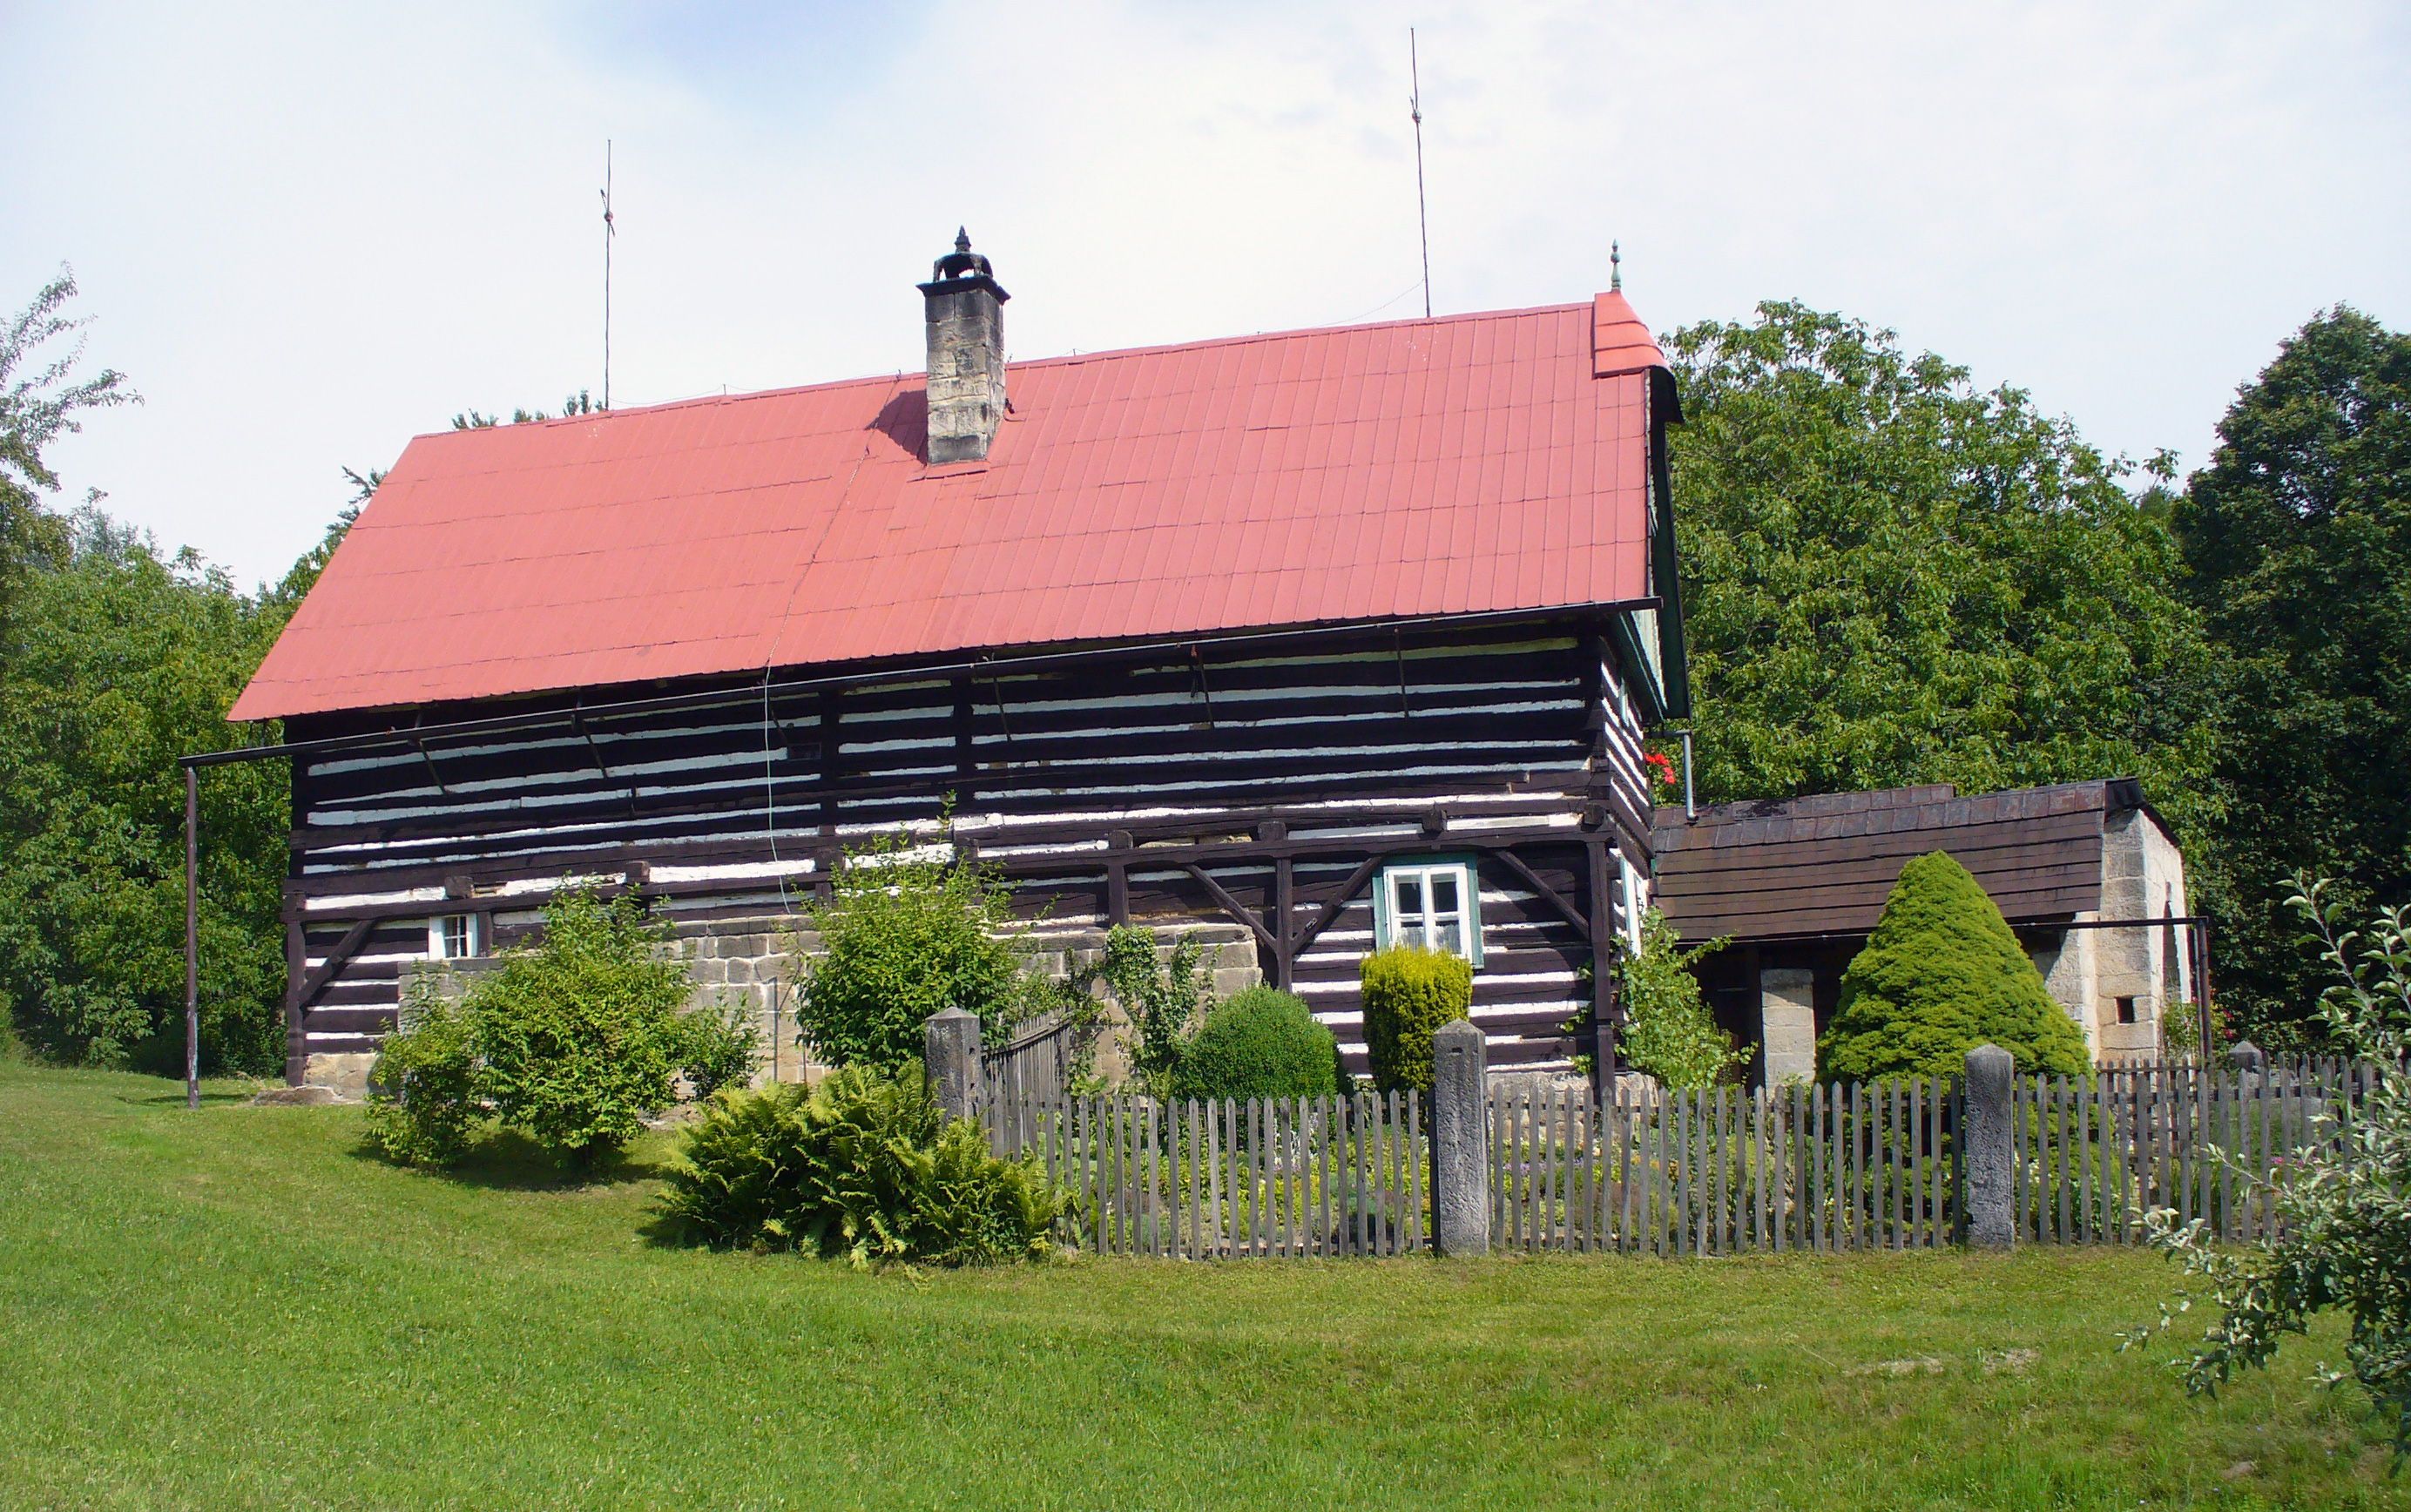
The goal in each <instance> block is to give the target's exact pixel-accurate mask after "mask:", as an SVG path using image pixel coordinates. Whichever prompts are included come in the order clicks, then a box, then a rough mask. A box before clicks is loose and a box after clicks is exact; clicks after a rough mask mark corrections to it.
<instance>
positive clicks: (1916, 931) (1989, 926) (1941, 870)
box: [1817, 850, 2092, 1082]
mask: <svg viewBox="0 0 2411 1512" xmlns="http://www.w3.org/2000/svg"><path fill="white" fill-rule="evenodd" d="M1988 1042H1989V1043H1992V1044H1995V1045H1998V1046H2000V1047H2001V1048H2002V1049H2003V1050H2006V1051H2008V1052H2009V1054H2011V1055H2012V1056H2014V1057H2015V1058H2016V1061H2017V1069H2018V1070H2019V1071H2020V1073H2022V1074H2026V1075H2033V1074H2037V1073H2040V1074H2045V1075H2059V1076H2082V1075H2085V1074H2086V1073H2088V1072H2089V1071H2090V1070H2091V1069H2092V1057H2091V1056H2090V1055H2089V1054H2087V1053H2086V1050H2085V1046H2084V1035H2083V1032H2082V1030H2080V1029H2078V1028H2077V1026H2076V1024H2075V1021H2073V1020H2072V1019H2070V1018H2069V1017H2068V1012H2067V1010H2065V1009H2063V1008H2061V1007H2060V1006H2059V1005H2058V1004H2057V1003H2055V1002H2053V1000H2052V997H2051V994H2050V993H2049V992H2047V991H2045V990H2044V988H2043V983H2042V975H2041V973H2039V972H2038V971H2037V970H2036V969H2035V967H2034V963H2033V962H2032V961H2030V960H2028V959H2027V958H2026V952H2024V951H2023V950H2021V949H2019V948H2018V942H2017V938H2016V937H2015V936H2013V935H2011V934H2010V933H2009V923H2007V921H2005V920H2003V919H2002V917H2001V910H2000V909H1998V908H1997V907H1995V905H1994V902H1993V900H1992V898H1991V897H1990V896H1988V895H1986V894H1985V892H1984V889H1983V886H1982V884H1981V883H1980V882H1978V881H1977V880H1976V879H1975V878H1973V877H1971V876H1969V875H1968V873H1967V868H1966V867H1965V866H1962V865H1959V863H1958V862H1956V861H1954V860H1952V859H1951V857H1950V856H1949V855H1948V854H1947V853H1945V852H1943V851H1940V850H1936V851H1934V852H1932V853H1930V854H1927V855H1922V856H1920V857H1918V858H1917V859H1916V860H1914V861H1912V862H1910V863H1909V864H1908V865H1906V866H1904V867H1902V868H1901V873H1900V880H1899V881H1898V882H1896V883H1894V884H1893V885H1892V895H1891V896H1890V897H1888V898H1887V899H1885V901H1884V911H1883V917H1882V918H1880V919H1878V921H1877V922H1876V927H1875V933H1874V934H1872V935H1870V936H1868V938H1867V943H1866V948H1865V949H1864V950H1862V951H1861V952H1859V953H1858V956H1857V958H1856V959H1855V960H1853V961H1851V962H1850V965H1849V968H1848V970H1847V971H1845V972H1844V973H1843V975H1842V998H1841V1004H1840V1006H1839V1008H1837V1009H1836V1010H1835V1011H1834V1022H1833V1023H1832V1024H1831V1025H1828V1026H1827V1027H1826V1030H1825V1035H1824V1038H1823V1039H1821V1040H1819V1042H1818V1046H1817V1059H1818V1069H1819V1072H1820V1074H1822V1075H1823V1076H1825V1077H1826V1078H1827V1079H1829V1080H1835V1081H1848V1082H1872V1081H1877V1080H1879V1079H1882V1078H1885V1077H1893V1076H1955V1075H1957V1074H1959V1073H1960V1072H1961V1071H1962V1070H1963V1069H1965V1063H1966V1056H1967V1052H1969V1051H1970V1050H1973V1049H1975V1048H1976V1047H1977V1046H1978V1045H1980V1044H1985V1043H1988Z"/></svg>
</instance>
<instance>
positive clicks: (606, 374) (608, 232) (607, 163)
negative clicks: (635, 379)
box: [603, 137, 618, 410]
mask: <svg viewBox="0 0 2411 1512" xmlns="http://www.w3.org/2000/svg"><path fill="white" fill-rule="evenodd" d="M617 234H618V228H617V227H616V226H614V225H612V222H611V138H608V137H606V138H603V407H604V408H605V409H606V410H607V409H609V408H610V407H611V239H612V238H613V237H614V236H615V235H617Z"/></svg>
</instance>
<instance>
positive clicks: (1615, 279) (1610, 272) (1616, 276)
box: [1607, 241, 1624, 294]
mask: <svg viewBox="0 0 2411 1512" xmlns="http://www.w3.org/2000/svg"><path fill="white" fill-rule="evenodd" d="M1607 288H1608V292H1609V293H1611V294H1622V293H1623V292H1624V243H1622V242H1621V241H1611V242H1609V243H1608V244H1607Z"/></svg>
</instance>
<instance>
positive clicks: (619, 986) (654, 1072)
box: [462, 890, 690, 1165]
mask: <svg viewBox="0 0 2411 1512" xmlns="http://www.w3.org/2000/svg"><path fill="white" fill-rule="evenodd" d="M666 936H667V930H666V928H665V927H664V926H661V925H655V924H652V923H649V922H648V921H647V920H646V918H645V914H644V908H643V905H642V903H640V902H639V901H638V900H637V899H636V898H634V897H625V896H623V897H621V898H618V899H615V900H614V901H613V902H611V903H609V904H605V903H602V902H600V901H598V900H597V899H596V898H595V896H594V894H592V893H591V892H584V891H577V890H572V891H569V892H564V893H563V894H559V895H558V896H556V897H555V898H554V899H553V901H552V903H551V904H550V905H549V906H548V907H547V908H546V909H545V910H544V936H543V938H542V940H541V942H540V943H538V944H536V945H534V946H533V947H523V948H520V949H516V950H511V951H505V952H503V956H502V964H501V966H500V967H498V968H497V969H495V970H494V971H492V972H491V973H490V974H488V975H486V976H482V977H480V978H478V979H477V980H476V981H475V983H474V984H473V985H472V986H471V987H470V989H469V992H468V996H467V997H466V998H465V999H464V1001H463V1004H462V1007H463V1009H464V1010H465V1011H466V1013H467V1015H468V1016H469V1017H470V1018H471V1019H472V1020H473V1021H475V1034H476V1042H477V1048H478V1053H479V1055H480V1057H481V1058H482V1060H483V1061H484V1068H483V1070H482V1071H481V1072H480V1074H479V1076H478V1084H479V1088H480V1090H481V1091H482V1092H483V1093H484V1095H485V1097H486V1099H487V1100H488V1101H489V1102H490V1103H491V1104H492V1105H493V1109H494V1112H495V1114H496V1116H498V1117H499V1118H500V1119H501V1120H502V1122H503V1123H504V1125H505V1126H507V1127H513V1128H517V1129H519V1130H521V1131H522V1132H524V1133H525V1134H526V1135H527V1136H528V1137H529V1138H530V1139H532V1140H533V1141H535V1142H536V1143H537V1144H539V1145H541V1146H543V1147H544V1148H545V1149H546V1150H547V1151H548V1152H549V1153H550V1154H551V1155H552V1156H554V1158H556V1159H559V1160H562V1161H563V1162H565V1163H569V1164H573V1165H591V1164H592V1163H593V1162H594V1161H596V1160H598V1159H601V1158H604V1157H606V1156H609V1155H610V1154H612V1153H613V1152H614V1151H616V1150H618V1149H619V1148H620V1147H621V1145H623V1144H625V1143H627V1141H630V1140H632V1139H634V1138H635V1137H636V1134H637V1132H638V1131H639V1130H640V1129H642V1128H643V1127H644V1120H645V1119H646V1118H648V1117H650V1116H651V1115H652V1114H654V1113H658V1112H661V1111H662V1110H663V1109H664V1108H666V1107H668V1106H669V1104H670V1102H671V1101H672V1099H673V1097H674V1093H673V1090H672V1088H671V1085H670V1078H671V1077H672V1076H674V1075H675V1074H677V1072H678V1071H679V1069H680V1066H681V1063H682V1060H683V1058H684V1054H685V1051H686V1049H687V1045H688V1042H689V1034H688V1030H687V1028H686V1023H685V1021H684V1019H682V1018H681V1016H680V1015H679V1007H680V1005H682V1004H684V1003H685V1001H686V999H687V994H688V992H689V991H690V986H689V983H688V981H687V972H686V967H685V964H684V963H683V962H681V961H679V960H678V959H676V958H675V957H671V956H668V955H665V954H663V953H661V952H659V951H658V950H657V947H658V946H660V945H661V944H663V943H665V939H666Z"/></svg>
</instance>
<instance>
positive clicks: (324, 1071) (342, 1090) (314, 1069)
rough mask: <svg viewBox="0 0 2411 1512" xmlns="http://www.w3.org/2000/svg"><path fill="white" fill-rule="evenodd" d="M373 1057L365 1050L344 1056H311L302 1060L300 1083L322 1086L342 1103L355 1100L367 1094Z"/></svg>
mask: <svg viewBox="0 0 2411 1512" xmlns="http://www.w3.org/2000/svg"><path fill="white" fill-rule="evenodd" d="M375 1064H376V1057H375V1056H374V1055H372V1054H367V1053H366V1052H355V1053H353V1054H343V1055H328V1054H320V1055H312V1056H311V1057H310V1058H309V1059H307V1060H305V1061H303V1062H302V1063H301V1084H302V1085H303V1086H310V1087H325V1088H326V1089H327V1090H328V1091H329V1092H331V1093H333V1094H334V1095H335V1096H336V1097H337V1098H340V1099H341V1100H343V1101H344V1102H358V1100H359V1099H360V1098H365V1097H367V1096H368V1094H369V1068H370V1067H372V1066H374V1065H375Z"/></svg>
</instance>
